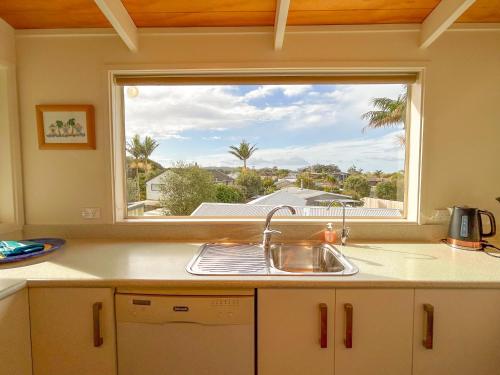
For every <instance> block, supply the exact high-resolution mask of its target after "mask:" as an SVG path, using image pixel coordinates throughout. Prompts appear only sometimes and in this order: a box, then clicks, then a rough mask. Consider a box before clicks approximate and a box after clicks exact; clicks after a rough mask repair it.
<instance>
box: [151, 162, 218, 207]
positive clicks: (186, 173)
mask: <svg viewBox="0 0 500 375" xmlns="http://www.w3.org/2000/svg"><path fill="white" fill-rule="evenodd" d="M213 201H215V185H214V183H213V176H212V174H211V173H210V172H208V171H206V170H204V169H201V168H200V167H198V166H197V165H190V164H183V163H179V164H178V165H177V166H176V167H175V168H172V169H171V170H170V171H169V172H168V173H166V174H165V176H164V177H163V178H162V182H161V195H160V204H161V206H162V207H163V208H164V210H165V214H166V215H175V216H184V215H191V213H192V212H193V211H194V210H195V209H196V208H197V207H198V206H199V205H200V204H201V203H203V202H213Z"/></svg>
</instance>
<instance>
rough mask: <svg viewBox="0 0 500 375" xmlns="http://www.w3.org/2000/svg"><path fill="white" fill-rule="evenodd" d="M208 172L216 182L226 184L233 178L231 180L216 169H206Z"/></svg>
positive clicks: (231, 179) (232, 179)
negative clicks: (225, 182) (224, 182)
mask: <svg viewBox="0 0 500 375" xmlns="http://www.w3.org/2000/svg"><path fill="white" fill-rule="evenodd" d="M208 171H209V172H210V173H212V175H213V176H214V179H215V180H217V181H228V182H230V181H234V178H232V177H231V176H228V175H227V174H225V173H224V172H221V171H219V170H217V169H208Z"/></svg>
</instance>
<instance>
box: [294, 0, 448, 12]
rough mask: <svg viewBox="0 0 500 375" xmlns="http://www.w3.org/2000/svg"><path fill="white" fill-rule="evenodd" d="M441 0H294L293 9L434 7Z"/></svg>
mask: <svg viewBox="0 0 500 375" xmlns="http://www.w3.org/2000/svg"><path fill="white" fill-rule="evenodd" d="M439 1H440V0H335V1H332V0H292V1H291V2H290V10H291V11H299V10H314V11H321V10H342V11H347V10H384V9H434V8H435V7H436V6H437V5H438V4H439Z"/></svg>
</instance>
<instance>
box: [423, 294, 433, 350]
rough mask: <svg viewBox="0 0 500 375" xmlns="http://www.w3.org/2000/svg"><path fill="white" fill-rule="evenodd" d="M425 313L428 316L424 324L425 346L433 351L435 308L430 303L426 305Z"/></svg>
mask: <svg viewBox="0 0 500 375" xmlns="http://www.w3.org/2000/svg"><path fill="white" fill-rule="evenodd" d="M424 313H425V315H426V318H425V323H424V326H425V328H424V332H425V333H424V336H425V337H424V340H423V342H422V343H423V345H424V348H426V349H432V347H433V343H434V306H432V305H431V304H429V303H424Z"/></svg>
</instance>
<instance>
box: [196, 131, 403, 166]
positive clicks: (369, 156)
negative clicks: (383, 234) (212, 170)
mask: <svg viewBox="0 0 500 375" xmlns="http://www.w3.org/2000/svg"><path fill="white" fill-rule="evenodd" d="M398 134H401V131H395V132H391V133H389V134H387V135H384V136H382V137H377V138H357V139H352V140H346V141H333V142H323V143H317V144H315V145H308V146H301V145H293V146H288V147H283V148H268V149H259V150H258V151H256V152H255V154H254V156H252V158H250V160H249V162H248V165H249V166H251V167H256V168H262V167H273V166H279V167H281V168H290V169H297V168H300V167H304V166H307V165H312V164H316V163H320V164H331V163H335V164H337V165H339V166H340V167H341V168H342V169H343V170H346V169H347V168H349V167H350V166H351V165H352V164H355V165H356V166H358V167H360V168H363V169H365V170H376V169H382V168H381V163H380V162H381V161H384V162H385V163H384V165H387V168H386V169H387V170H391V171H393V170H398V169H401V168H402V167H403V164H404V149H403V148H401V147H400V146H398V145H396V144H395V142H394V138H395V136H396V135H398ZM190 162H196V163H198V164H199V165H201V166H206V167H208V166H217V167H222V166H229V167H236V166H240V164H241V161H240V160H238V159H236V158H232V157H231V156H230V155H229V154H227V153H215V154H208V155H204V156H203V157H196V158H193V159H192V160H190Z"/></svg>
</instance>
